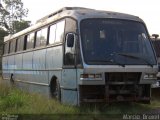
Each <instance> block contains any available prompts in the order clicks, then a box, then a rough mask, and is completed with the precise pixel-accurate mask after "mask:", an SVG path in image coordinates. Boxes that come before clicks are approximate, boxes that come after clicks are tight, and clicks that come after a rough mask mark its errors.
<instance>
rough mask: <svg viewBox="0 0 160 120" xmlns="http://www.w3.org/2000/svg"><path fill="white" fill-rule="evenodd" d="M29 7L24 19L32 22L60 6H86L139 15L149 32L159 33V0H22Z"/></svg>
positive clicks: (25, 6)
mask: <svg viewBox="0 0 160 120" xmlns="http://www.w3.org/2000/svg"><path fill="white" fill-rule="evenodd" d="M22 2H23V3H24V8H28V9H29V13H28V17H27V18H26V20H30V21H32V24H35V22H36V21H37V20H38V19H40V18H42V17H44V16H46V15H47V14H49V13H52V12H54V11H56V10H58V9H60V8H62V7H87V8H93V9H97V10H106V11H115V12H121V13H127V14H131V15H136V16H139V17H140V18H142V19H143V20H144V22H145V23H146V25H147V28H148V31H149V34H150V35H152V34H159V35H160V0H32V1H31V0H22Z"/></svg>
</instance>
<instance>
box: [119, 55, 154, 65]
mask: <svg viewBox="0 0 160 120" xmlns="http://www.w3.org/2000/svg"><path fill="white" fill-rule="evenodd" d="M117 55H121V56H125V57H129V58H133V59H140V60H143V61H144V62H145V63H147V65H149V66H151V67H153V65H152V64H151V63H150V62H149V61H147V60H146V59H144V58H141V57H138V56H135V55H131V54H126V53H117Z"/></svg>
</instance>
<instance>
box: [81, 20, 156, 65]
mask: <svg viewBox="0 0 160 120" xmlns="http://www.w3.org/2000/svg"><path fill="white" fill-rule="evenodd" d="M80 26H81V28H80V30H81V40H82V49H83V55H84V61H85V63H86V64H98V65H100V64H104V65H122V66H124V65H150V66H152V65H154V64H156V59H155V55H154V52H153V49H152V46H151V43H150V41H149V38H148V34H147V31H146V28H145V26H144V24H142V23H140V22H135V21H129V20H116V19H86V20H83V21H81V25H80Z"/></svg>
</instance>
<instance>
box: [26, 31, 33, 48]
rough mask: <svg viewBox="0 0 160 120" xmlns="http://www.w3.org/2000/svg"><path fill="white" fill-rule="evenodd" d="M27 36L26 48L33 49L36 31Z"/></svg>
mask: <svg viewBox="0 0 160 120" xmlns="http://www.w3.org/2000/svg"><path fill="white" fill-rule="evenodd" d="M25 38H26V45H27V46H26V49H31V48H33V46H34V33H31V34H29V35H26V36H25Z"/></svg>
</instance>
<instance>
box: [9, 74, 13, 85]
mask: <svg viewBox="0 0 160 120" xmlns="http://www.w3.org/2000/svg"><path fill="white" fill-rule="evenodd" d="M10 83H11V84H14V76H13V74H11V77H10Z"/></svg>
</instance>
